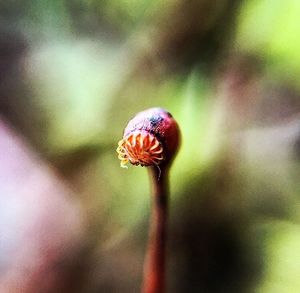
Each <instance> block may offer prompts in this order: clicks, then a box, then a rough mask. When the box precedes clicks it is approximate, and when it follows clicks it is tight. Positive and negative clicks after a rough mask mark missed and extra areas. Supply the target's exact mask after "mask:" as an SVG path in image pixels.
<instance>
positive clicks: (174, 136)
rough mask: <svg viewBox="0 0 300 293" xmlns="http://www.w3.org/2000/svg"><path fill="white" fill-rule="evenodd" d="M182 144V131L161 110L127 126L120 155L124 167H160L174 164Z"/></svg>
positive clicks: (153, 110) (152, 110)
mask: <svg viewBox="0 0 300 293" xmlns="http://www.w3.org/2000/svg"><path fill="white" fill-rule="evenodd" d="M179 142H180V130H179V127H178V124H177V122H176V121H175V120H174V118H173V117H172V115H171V114H170V113H169V112H167V111H165V110H163V109H161V108H150V109H148V110H145V111H142V112H140V113H138V114H137V115H136V116H135V117H133V118H132V119H131V120H130V121H129V123H128V125H127V126H126V128H125V130H124V134H123V139H122V140H120V141H119V143H118V148H117V153H118V157H119V159H120V160H121V167H123V168H127V167H126V164H127V163H128V162H130V163H131V164H133V165H141V166H160V165H167V164H170V163H171V162H172V160H173V159H174V157H175V154H176V153H177V150H178V147H179Z"/></svg>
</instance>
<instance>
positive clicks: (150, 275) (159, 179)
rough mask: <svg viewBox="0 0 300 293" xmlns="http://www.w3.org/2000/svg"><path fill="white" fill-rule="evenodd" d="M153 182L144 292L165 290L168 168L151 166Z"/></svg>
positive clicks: (160, 292)
mask: <svg viewBox="0 0 300 293" xmlns="http://www.w3.org/2000/svg"><path fill="white" fill-rule="evenodd" d="M149 174H150V177H151V182H152V184H151V185H152V213H151V219H150V232H149V239H148V246H147V252H146V259H145V263H144V278H143V288H142V293H163V292H165V258H166V257H165V254H166V252H165V250H166V238H167V237H166V236H167V216H168V197H169V182H168V181H169V180H168V179H169V178H168V168H166V167H164V168H162V169H161V170H159V169H158V168H156V167H150V168H149Z"/></svg>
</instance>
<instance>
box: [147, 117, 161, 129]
mask: <svg viewBox="0 0 300 293" xmlns="http://www.w3.org/2000/svg"><path fill="white" fill-rule="evenodd" d="M163 120H164V118H162V117H161V116H152V117H150V118H149V121H150V123H151V125H152V126H153V127H155V126H156V125H157V124H159V123H160V122H161V121H163Z"/></svg>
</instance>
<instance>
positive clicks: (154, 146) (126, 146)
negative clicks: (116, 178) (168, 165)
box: [117, 131, 164, 168]
mask: <svg viewBox="0 0 300 293" xmlns="http://www.w3.org/2000/svg"><path fill="white" fill-rule="evenodd" d="M117 153H118V158H119V159H120V160H121V167H123V168H127V166H126V164H127V163H128V162H130V163H131V164H133V165H141V166H157V165H159V164H160V162H161V161H162V160H163V159H164V157H163V147H162V145H161V143H160V142H159V141H158V140H157V138H156V137H155V136H154V135H152V134H150V133H148V132H142V131H135V132H133V133H130V134H129V135H128V136H126V137H125V138H123V139H122V140H120V141H119V143H118V148H117Z"/></svg>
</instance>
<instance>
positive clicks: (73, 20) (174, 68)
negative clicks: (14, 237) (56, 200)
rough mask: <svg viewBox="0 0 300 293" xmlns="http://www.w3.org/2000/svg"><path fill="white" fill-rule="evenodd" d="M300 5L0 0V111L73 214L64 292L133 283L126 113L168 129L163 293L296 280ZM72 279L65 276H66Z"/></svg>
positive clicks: (136, 245) (134, 222)
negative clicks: (153, 118) (122, 144)
mask: <svg viewBox="0 0 300 293" xmlns="http://www.w3.org/2000/svg"><path fill="white" fill-rule="evenodd" d="M299 9H300V2H299V1H297V0H288V1H271V0H244V1H242V0H241V1H230V0H218V1H209V0H198V1H196V0H193V1H188V2H185V1H179V0H168V1H161V0H156V1H148V0H143V1H137V0H135V1H125V0H113V1H96V0H85V1H79V0H55V1H47V0H30V1H20V0H14V1H2V0H1V1H0V23H1V30H0V70H1V76H0V111H1V115H3V116H5V117H6V119H8V120H9V121H10V123H11V124H12V125H13V126H14V127H15V128H16V129H17V130H18V132H19V133H20V134H21V135H22V136H24V137H26V139H27V140H28V141H30V143H31V144H32V145H33V146H34V147H35V149H36V151H37V152H38V153H39V154H40V156H41V157H43V158H44V159H45V160H47V161H48V162H49V164H51V165H52V166H53V167H54V168H55V169H56V170H57V172H58V174H60V175H59V176H60V177H61V178H63V180H65V182H66V183H67V184H68V185H70V186H71V187H72V189H73V190H74V191H75V194H76V195H77V196H78V198H79V199H80V201H81V203H82V207H83V209H84V211H85V212H86V217H87V219H88V221H87V222H88V224H87V225H88V229H89V239H85V240H84V241H86V242H87V243H88V245H87V246H88V252H87V255H85V257H86V263H87V269H86V271H87V272H88V273H87V275H88V276H86V277H85V278H84V280H83V281H82V282H83V285H82V286H81V287H80V288H81V289H80V290H81V291H80V290H79V291H78V292H136V291H137V288H138V287H139V284H140V278H141V267H142V260H143V251H144V246H145V241H146V237H147V232H146V231H147V219H148V214H149V204H150V203H149V186H148V178H147V172H146V170H145V169H146V168H131V167H130V168H129V170H125V171H124V170H122V169H121V168H119V162H118V159H117V156H116V153H115V149H116V146H117V142H118V140H119V139H120V138H121V137H122V131H123V127H124V126H125V124H126V122H127V121H128V120H129V119H130V118H131V117H132V116H133V115H134V114H135V113H136V112H138V111H140V110H143V109H145V108H148V107H152V106H160V107H163V108H166V109H168V111H170V112H171V113H172V114H173V116H174V117H175V118H176V119H177V121H178V122H179V125H180V127H181V130H182V147H181V150H180V152H179V155H178V158H177V159H176V161H175V162H174V166H173V168H172V174H171V190H172V197H171V205H172V206H171V216H170V243H169V252H170V257H171V259H170V266H169V267H170V268H169V283H170V284H169V287H170V292H231V293H234V292H259V293H276V292H280V293H285V292H286V293H292V292H298V291H299V288H300V284H299V278H298V276H299V274H300V266H299V264H300V256H299V253H298V252H297V246H299V245H300V238H299V235H300V231H299V224H300V223H299V216H298V215H299V212H300V205H299V203H300V201H299V200H300V199H299V180H298V171H299V167H298V164H299V148H298V147H297V145H298V143H299V134H300V123H299V116H298V113H299V110H300V100H299V94H300V92H299V91H300V87H299V85H300V83H299V80H298V76H299V73H300V59H299V58H300V57H299V56H300V55H299V53H298V52H299V50H300V41H299V38H298V31H299V28H300V18H299V15H300V11H299ZM78 288H79V287H78Z"/></svg>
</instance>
